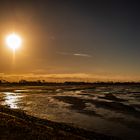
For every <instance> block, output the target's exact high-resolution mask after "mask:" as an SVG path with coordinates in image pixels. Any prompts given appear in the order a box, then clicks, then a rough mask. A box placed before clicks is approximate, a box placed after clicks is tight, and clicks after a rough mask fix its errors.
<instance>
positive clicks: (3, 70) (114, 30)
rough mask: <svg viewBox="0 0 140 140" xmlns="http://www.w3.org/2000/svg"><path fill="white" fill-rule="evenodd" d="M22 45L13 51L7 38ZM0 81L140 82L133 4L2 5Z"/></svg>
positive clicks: (69, 0) (139, 29)
mask: <svg viewBox="0 0 140 140" xmlns="http://www.w3.org/2000/svg"><path fill="white" fill-rule="evenodd" d="M12 32H16V33H17V34H19V35H20V36H21V38H22V40H23V43H22V46H21V48H19V49H18V50H17V51H16V56H15V63H14V64H13V62H12V57H13V56H12V55H13V54H12V51H11V50H10V49H9V48H7V47H6V45H5V37H6V36H7V35H8V34H10V33H12ZM0 78H7V79H8V80H11V79H12V80H13V79H20V78H26V79H39V78H41V79H45V80H47V79H48V80H51V81H55V80H57V81H59V80H60V81H61V80H87V81H98V80H102V81H108V80H120V81H122V80H123V81H138V80H140V4H139V3H138V1H135V0H127V1H126V0H0Z"/></svg>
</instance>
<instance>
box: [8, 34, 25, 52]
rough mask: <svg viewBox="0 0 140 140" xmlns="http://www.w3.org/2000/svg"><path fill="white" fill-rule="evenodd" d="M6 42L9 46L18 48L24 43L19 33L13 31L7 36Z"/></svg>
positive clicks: (14, 48)
mask: <svg viewBox="0 0 140 140" xmlns="http://www.w3.org/2000/svg"><path fill="white" fill-rule="evenodd" d="M6 44H7V46H8V47H9V48H11V49H13V50H16V49H17V48H19V47H20V46H21V44H22V39H21V37H20V36H19V35H18V34H15V33H12V34H9V35H8V36H7V37H6Z"/></svg>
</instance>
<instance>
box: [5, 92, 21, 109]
mask: <svg viewBox="0 0 140 140" xmlns="http://www.w3.org/2000/svg"><path fill="white" fill-rule="evenodd" d="M4 95H5V96H4V100H5V101H4V102H3V105H7V106H9V107H10V108H14V109H17V108H19V106H18V102H19V101H20V98H21V97H22V96H19V95H17V94H16V93H12V92H4Z"/></svg>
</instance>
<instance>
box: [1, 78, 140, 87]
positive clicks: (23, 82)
mask: <svg viewBox="0 0 140 140" xmlns="http://www.w3.org/2000/svg"><path fill="white" fill-rule="evenodd" d="M0 85H22V86H23V85H25V86H43V85H52V86H53V85H54V86H56V85H58V86H59V85H95V86H98V85H99V86H101V85H103V86H107V85H135V86H140V82H113V81H109V82H75V81H66V82H61V83H60V82H46V81H45V80H36V81H27V80H24V79H23V80H20V81H18V82H9V81H6V80H0Z"/></svg>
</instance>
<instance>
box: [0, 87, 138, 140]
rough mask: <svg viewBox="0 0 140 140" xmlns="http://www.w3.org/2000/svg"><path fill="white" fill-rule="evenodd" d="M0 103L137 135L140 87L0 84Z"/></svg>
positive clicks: (123, 135)
mask: <svg viewBox="0 0 140 140" xmlns="http://www.w3.org/2000/svg"><path fill="white" fill-rule="evenodd" d="M0 104H2V105H7V106H9V107H10V108H17V109H22V110H25V111H26V112H27V113H28V114H30V115H34V116H37V117H40V118H45V119H49V120H53V121H57V122H65V123H69V124H70V125H74V126H78V127H82V128H85V129H88V130H93V131H96V132H100V133H104V134H108V135H113V136H117V137H120V138H122V139H128V140H139V139H140V134H139V132H140V87H134V86H133V87H128V86H106V87H103V86H100V87H99V86H98V87H93V88H89V89H88V88H85V89H84V88H82V89H80V88H78V86H77V89H76V86H75V87H74V90H73V88H69V89H67V88H64V87H63V88H61V87H55V88H53V87H51V88H48V87H14V88H10V87H9V88H7V89H5V88H3V89H1V92H0Z"/></svg>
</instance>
